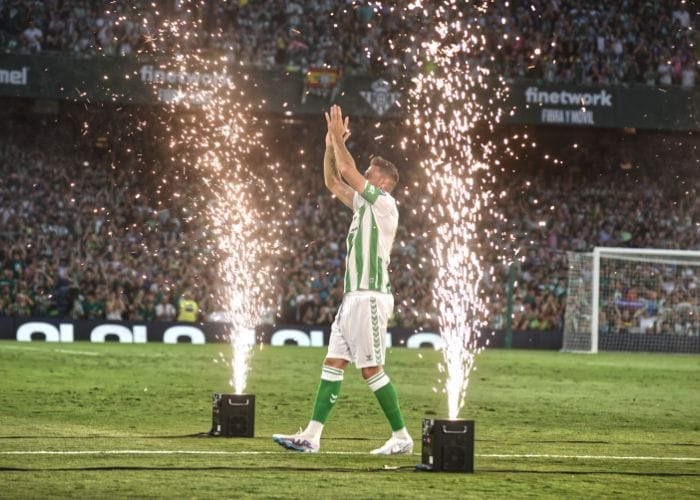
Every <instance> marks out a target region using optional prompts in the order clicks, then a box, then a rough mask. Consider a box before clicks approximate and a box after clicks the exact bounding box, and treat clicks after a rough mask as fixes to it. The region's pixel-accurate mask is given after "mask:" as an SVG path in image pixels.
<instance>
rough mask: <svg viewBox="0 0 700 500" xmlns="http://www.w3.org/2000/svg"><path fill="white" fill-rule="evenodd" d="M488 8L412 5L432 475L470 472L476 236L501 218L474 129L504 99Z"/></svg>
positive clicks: (479, 311)
mask: <svg viewBox="0 0 700 500" xmlns="http://www.w3.org/2000/svg"><path fill="white" fill-rule="evenodd" d="M482 5H483V4H482V3H478V2H463V1H457V0H447V1H444V2H441V3H439V4H436V3H435V2H430V3H427V2H426V4H425V5H424V4H423V3H422V2H413V3H411V4H409V5H408V8H409V9H412V10H414V11H416V13H417V14H418V15H421V16H422V18H423V19H426V20H427V19H430V20H433V21H432V22H428V23H427V29H428V33H427V36H426V38H425V39H426V41H425V42H422V44H421V48H420V50H419V51H418V52H417V53H416V54H414V55H413V56H414V61H415V62H416V64H417V65H418V66H419V67H420V68H421V69H422V70H425V71H422V72H420V73H419V74H418V75H417V76H416V77H415V78H414V80H413V86H412V87H411V90H410V108H411V112H412V113H411V115H412V116H411V118H409V119H408V121H407V125H410V126H413V127H414V128H415V130H416V134H417V135H418V136H419V139H418V141H417V142H418V143H419V144H421V145H422V146H424V147H425V148H426V151H427V152H428V155H427V158H426V159H425V160H423V161H422V162H421V166H422V168H423V169H424V170H425V172H426V174H427V177H428V181H427V189H428V193H429V196H428V199H429V201H428V204H427V206H426V207H424V209H425V210H426V211H427V213H428V214H429V219H430V221H431V222H432V223H433V224H434V227H435V231H434V246H433V248H432V249H431V257H432V261H433V264H434V266H435V268H436V269H437V277H436V279H435V282H434V289H433V301H434V304H435V306H436V309H437V311H438V312H439V326H440V334H441V337H442V340H443V347H442V356H443V362H442V363H441V364H440V365H439V369H440V372H441V373H443V374H444V377H445V380H444V389H443V392H444V393H445V394H446V395H447V408H448V417H449V419H448V420H436V419H425V420H424V421H423V455H422V459H423V464H422V466H423V467H424V468H427V469H430V470H445V471H450V470H452V471H465V472H473V469H474V463H473V459H474V421H473V420H458V416H459V413H460V411H461V410H462V408H463V407H464V403H465V398H466V393H467V388H468V385H469V376H470V373H471V371H472V369H473V368H474V361H475V359H476V356H477V355H478V354H479V352H480V351H481V350H482V349H483V347H481V344H479V343H478V339H479V337H480V335H481V330H482V328H484V327H485V326H486V323H485V319H486V312H487V311H486V305H485V300H484V298H483V293H482V290H481V289H480V286H481V284H482V279H483V277H484V272H483V268H484V265H483V256H484V255H483V254H484V252H485V251H486V250H487V246H488V243H485V242H484V235H485V236H486V240H488V239H489V232H488V231H485V233H484V234H479V232H478V231H480V229H478V227H477V226H478V224H479V222H480V221H481V218H482V214H483V213H485V211H489V213H490V214H491V215H496V216H497V214H494V213H493V211H492V209H490V207H489V203H490V202H491V199H492V198H493V193H492V192H491V190H490V188H489V183H492V182H493V176H491V175H490V174H489V156H490V154H491V152H492V151H493V150H494V147H493V145H492V144H491V142H490V141H488V140H485V139H483V137H482V136H480V135H479V131H478V130H477V126H479V127H480V129H483V130H489V131H492V130H493V124H494V123H496V122H498V119H499V113H500V111H498V110H495V111H494V110H493V108H490V107H489V108H487V106H485V104H487V103H488V101H487V102H484V99H485V98H484V96H488V95H489V94H494V95H498V96H500V94H501V92H502V90H500V88H503V87H504V86H503V84H502V82H499V83H496V82H493V83H494V87H495V88H494V89H490V88H489V86H490V85H491V84H492V83H491V80H492V79H491V78H489V71H488V69H486V68H484V67H481V66H480V65H478V64H476V63H475V62H473V61H476V60H477V56H478V54H480V53H481V52H482V51H481V48H482V47H481V46H482V45H483V43H485V42H484V39H483V36H482V34H481V33H480V32H479V24H478V16H479V14H480V10H481V9H482V8H483V7H482ZM421 62H422V63H421ZM426 63H429V65H430V68H427V66H428V64H426ZM486 99H487V98H486Z"/></svg>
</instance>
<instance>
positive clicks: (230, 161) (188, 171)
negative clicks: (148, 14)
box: [141, 2, 286, 394]
mask: <svg viewBox="0 0 700 500" xmlns="http://www.w3.org/2000/svg"><path fill="white" fill-rule="evenodd" d="M204 5H205V2H184V3H183V7H182V9H181V11H180V15H179V17H178V19H177V20H163V22H162V23H161V26H160V27H159V30H158V33H159V36H158V37H157V41H154V44H157V43H158V41H159V42H163V43H164V44H165V45H166V46H169V47H168V52H170V53H173V54H175V55H174V57H169V58H168V59H166V60H164V61H165V62H161V63H153V65H152V66H149V65H144V66H142V70H141V71H142V73H143V74H142V75H141V76H142V78H146V79H150V81H152V82H153V84H154V91H155V92H156V94H157V95H158V97H159V98H160V99H161V100H162V101H165V102H167V103H168V106H169V110H170V120H171V121H173V122H175V125H174V126H168V130H170V131H171V133H172V134H173V135H172V136H171V137H170V149H171V151H172V157H171V160H172V162H173V164H174V165H175V164H178V165H179V166H180V169H181V170H182V171H183V172H185V174H184V175H185V176H186V177H187V178H188V179H190V181H191V182H194V183H198V184H200V185H202V186H203V189H201V190H199V193H198V195H197V196H193V197H192V199H191V200H190V202H191V203H190V209H191V210H194V211H195V212H197V211H199V212H200V213H201V214H204V216H205V217H206V219H207V224H206V229H207V231H206V233H207V234H206V235H204V241H206V242H207V243H206V248H201V249H200V250H201V254H200V256H199V258H200V260H201V261H202V262H203V263H204V264H205V265H208V266H212V265H216V266H217V268H218V272H219V279H220V281H219V283H218V290H217V295H216V296H215V297H211V298H212V299H213V300H214V302H215V305H216V306H218V307H219V308H220V309H221V310H222V311H223V320H224V321H225V322H226V323H227V327H228V336H229V339H230V342H231V350H232V362H231V369H232V374H231V380H230V383H231V386H232V387H233V388H234V391H235V393H236V394H241V393H243V392H244V391H245V388H246V382H247V374H248V368H249V358H250V355H251V350H252V347H253V345H254V343H255V334H254V328H255V326H256V325H257V324H258V323H259V319H260V317H261V315H262V313H263V312H264V310H265V309H266V308H269V307H271V298H272V297H271V292H272V290H271V288H272V287H270V286H269V285H268V284H269V283H271V282H272V279H271V278H270V274H271V272H272V269H271V267H270V265H266V264H265V262H269V258H270V257H271V256H274V255H275V254H276V253H277V251H278V248H279V247H278V246H276V241H277V239H278V236H279V234H280V229H281V224H282V223H283V221H284V220H285V219H286V218H285V210H286V209H285V208H284V207H283V203H284V202H283V197H282V196H280V193H279V192H278V187H279V184H278V179H277V178H276V177H275V174H276V170H277V167H278V165H271V164H267V165H265V164H261V163H262V162H261V161H260V159H259V158H264V157H266V156H267V155H265V154H264V150H265V147H264V145H263V142H262V133H261V132H260V131H259V130H260V124H259V123H258V121H257V119H256V118H255V115H254V114H253V111H254V110H255V106H256V103H253V102H250V101H249V100H248V99H247V98H246V96H245V94H244V92H242V91H241V90H240V89H239V88H238V86H237V84H236V82H237V81H238V80H239V79H245V78H247V76H246V75H239V74H232V72H231V71H230V68H231V66H230V63H229V61H228V60H227V58H226V57H225V56H215V57H212V56H209V57H205V56H203V55H201V51H200V50H199V49H193V48H191V47H190V40H192V39H193V38H197V37H199V36H203V30H202V18H201V15H198V14H197V7H198V6H200V7H201V6H204ZM215 36H221V33H219V34H218V35H215ZM270 213H274V214H275V217H268V215H269V214H270Z"/></svg>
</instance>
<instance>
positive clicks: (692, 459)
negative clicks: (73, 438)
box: [0, 450, 700, 462]
mask: <svg viewBox="0 0 700 500" xmlns="http://www.w3.org/2000/svg"><path fill="white" fill-rule="evenodd" d="M287 453H289V452H287V451H217V450H65V451H63V450H27V451H18V450H14V451H0V455H280V454H287ZM319 453H321V454H325V455H367V453H365V452H361V451H322V452H319ZM416 455H417V454H416ZM475 456H476V457H480V458H506V459H509V458H553V459H578V460H649V461H676V462H698V461H700V457H645V456H616V455H550V454H544V453H542V454H532V453H528V454H500V453H490V454H476V455H475Z"/></svg>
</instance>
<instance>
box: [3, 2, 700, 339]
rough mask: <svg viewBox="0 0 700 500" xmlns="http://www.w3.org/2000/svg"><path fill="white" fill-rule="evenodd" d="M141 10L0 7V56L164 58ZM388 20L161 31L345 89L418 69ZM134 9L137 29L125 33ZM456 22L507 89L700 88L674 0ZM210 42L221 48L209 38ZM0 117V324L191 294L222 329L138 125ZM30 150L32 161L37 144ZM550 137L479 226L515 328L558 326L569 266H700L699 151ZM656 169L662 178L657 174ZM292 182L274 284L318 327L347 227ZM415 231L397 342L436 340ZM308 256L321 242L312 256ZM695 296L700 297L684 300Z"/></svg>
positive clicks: (497, 303) (205, 278) (187, 228)
mask: <svg viewBox="0 0 700 500" xmlns="http://www.w3.org/2000/svg"><path fill="white" fill-rule="evenodd" d="M146 4H147V2H142V1H136V2H122V1H107V0H83V1H77V2H67V1H63V0H48V1H42V2H39V1H31V0H9V1H2V0H0V50H2V51H5V52H10V53H24V54H37V53H49V54H51V53H63V54H65V53H68V54H72V55H74V56H76V57H84V58H87V59H89V58H95V57H135V56H136V55H137V54H139V53H143V52H145V53H156V52H159V51H162V50H175V48H174V44H173V41H172V40H168V39H166V38H163V39H159V38H157V35H154V33H155V32H154V31H153V29H152V28H151V27H152V26H157V24H158V21H159V19H160V18H159V17H158V15H156V14H155V13H154V12H153V11H152V9H150V8H149V9H144V8H143V7H144V6H146ZM384 4H385V5H386V7H385V8H384V10H383V11H382V12H381V13H378V12H375V11H374V10H373V9H372V8H371V7H370V6H369V5H368V4H367V3H365V2H334V1H329V0H325V1H322V0H316V1H311V0H297V1H291V0H285V1H279V2H277V1H269V0H267V1H262V0H260V1H256V0H249V1H245V0H236V1H233V0H231V1H225V2H210V3H208V4H207V7H206V8H202V9H200V10H199V11H197V10H196V9H195V10H194V11H193V12H191V13H189V14H188V13H187V12H184V11H180V10H178V8H177V3H176V2H163V3H162V10H161V11H159V15H160V16H162V17H163V18H165V17H168V18H177V17H178V16H181V17H187V16H194V17H197V18H199V19H201V20H202V23H201V32H199V33H198V34H197V36H192V37H190V39H189V42H188V44H189V45H188V44H185V45H182V44H181V45H180V46H179V48H178V50H195V49H204V50H214V51H223V52H225V53H227V54H228V55H230V56H231V58H232V60H234V61H239V62H242V63H245V64H249V65H257V66H270V67H272V66H281V67H283V68H286V69H287V70H289V71H299V70H302V69H303V68H306V67H308V66H312V65H313V66H324V65H325V66H330V67H333V68H337V69H340V70H342V71H343V72H346V73H352V72H367V71H377V70H381V71H382V72H383V73H385V74H389V75H392V74H393V75H396V74H399V73H402V74H403V73H405V72H406V71H405V69H404V67H407V68H408V69H409V70H411V69H415V68H411V65H412V64H414V63H413V62H412V60H411V59H410V58H407V57H406V56H405V52H404V51H405V49H406V48H407V44H408V43H419V42H420V40H421V36H420V34H421V32H422V30H423V29H424V28H425V27H426V23H429V21H427V20H426V19H429V18H430V15H427V16H426V15H424V13H421V12H417V13H416V14H415V15H413V16H411V15H403V14H402V15H400V14H398V10H396V9H392V8H391V4H390V2H384ZM149 5H150V4H149ZM428 9H429V7H428ZM139 11H143V12H148V13H147V14H144V15H141V16H136V15H135V14H134V13H135V12H139ZM464 12H466V15H467V16H468V18H469V19H470V20H471V21H470V22H471V23H472V25H473V27H474V29H475V30H479V32H480V33H481V34H482V35H483V36H484V39H485V44H484V49H483V52H482V53H480V54H468V55H466V56H468V57H473V58H476V59H477V60H478V62H479V63H480V64H490V65H492V67H493V68H494V71H496V72H497V73H499V74H502V75H504V76H505V77H506V78H510V79H519V78H528V79H534V80H541V81H544V82H564V83H579V84H588V85H598V86H604V85H613V84H634V83H646V84H649V85H654V86H656V85H660V86H664V85H678V86H682V87H687V88H690V87H693V86H694V85H695V82H696V80H697V71H698V64H697V61H698V44H697V43H696V32H697V30H696V29H695V26H694V23H695V21H696V19H695V17H694V15H693V13H692V12H689V10H688V8H687V3H686V2H683V1H680V0H674V1H661V0H644V1H643V0H624V1H621V2H607V1H605V2H594V1H588V0H559V1H551V2H544V1H530V2H524V1H519V0H515V1H513V0H511V1H509V2H505V1H502V0H497V1H494V2H491V3H489V5H488V8H487V9H486V11H485V12H483V11H479V12H476V11H470V10H469V9H465V11H464ZM428 14H430V12H428ZM331 19H332V22H331V21H330V20H331ZM219 30H220V33H221V35H220V36H218V35H217V36H214V35H213V34H214V33H217V32H219ZM404 33H411V34H413V35H415V40H414V41H413V42H411V41H410V39H409V38H408V37H405V36H402V34H404ZM132 111H133V110H132ZM0 112H2V113H4V114H3V118H4V120H5V122H6V123H8V124H10V126H8V127H7V130H8V133H6V134H4V135H3V137H2V142H0V175H2V178H3V179H4V180H5V181H6V182H3V183H0V236H1V242H0V269H1V270H2V274H1V275H0V315H8V316H30V315H31V316H59V317H73V318H105V317H110V318H117V317H121V318H123V319H131V320H141V319H151V318H153V317H155V316H156V314H157V313H156V305H157V304H171V305H173V306H174V305H176V303H177V300H178V298H179V296H180V295H181V294H182V292H183V290H186V289H188V290H195V292H196V293H195V295H196V300H197V302H198V303H199V305H200V307H201V310H202V318H207V317H208V315H210V314H211V313H213V312H215V311H217V309H218V308H219V305H218V304H217V303H216V298H215V294H214V293H213V290H214V289H215V288H216V283H217V277H216V276H215V273H214V271H213V270H212V269H213V267H212V266H206V265H204V264H203V262H202V259H201V256H202V255H206V245H205V243H204V242H203V240H202V236H201V235H202V229H203V225H204V223H203V222H202V221H201V220H199V219H197V217H196V216H193V215H192V214H187V213H186V212H185V208H186V206H185V204H184V201H183V200H184V198H174V197H168V196H167V193H158V192H157V190H156V189H155V188H154V187H153V186H150V187H149V186H147V185H146V186H144V184H143V178H144V175H150V176H152V177H153V178H156V177H158V176H161V177H163V176H168V175H170V174H169V173H168V169H169V166H168V164H167V161H165V160H164V158H165V156H161V157H158V155H157V154H155V153H154V156H153V157H152V158H149V159H148V160H147V161H146V160H145V159H144V156H143V155H146V154H147V152H148V151H150V150H151V149H153V148H152V144H150V143H146V142H144V139H143V137H142V138H141V139H139V137H140V136H138V135H137V134H135V133H134V130H135V129H134V122H133V120H132V121H131V122H129V121H128V120H127V119H125V118H124V117H123V113H122V114H120V113H117V112H116V111H115V110H114V109H108V107H106V106H105V107H103V108H101V109H100V113H101V118H99V119H96V117H95V115H91V114H90V112H89V111H82V110H72V111H71V112H70V113H68V115H69V116H66V117H63V116H62V117H61V118H56V119H55V120H56V121H53V122H52V121H50V120H48V121H47V120H45V119H44V121H43V122H42V123H37V121H39V122H40V121H41V120H42V118H40V117H27V116H24V114H23V113H12V112H11V111H9V110H7V109H6V110H5V111H4V112H3V111H0ZM129 116H131V111H130V113H129ZM275 119H276V120H283V119H282V118H281V117H277V118H275ZM96 122H101V123H96ZM87 123H90V130H89V131H87V130H86V127H85V124H87ZM316 125H317V124H314V123H312V122H310V121H305V120H304V119H299V120H298V122H297V123H296V124H295V125H294V127H295V132H294V141H295V143H298V145H299V146H300V148H299V150H303V151H306V152H307V153H306V155H301V156H300V154H299V153H298V152H297V151H296V147H295V148H293V149H295V151H289V148H283V147H282V146H280V145H279V144H278V145H276V146H274V147H273V149H274V150H273V151H272V153H273V156H274V157H277V158H278V159H279V161H280V163H281V165H283V168H286V169H294V168H295V167H296V166H297V165H299V164H301V163H306V164H307V165H315V164H318V162H319V161H320V158H321V157H322V151H321V150H320V147H321V142H320V138H319V137H317V126H316ZM368 125H369V124H368ZM396 126H397V125H396V124H395V123H393V122H391V121H387V122H385V123H384V124H383V125H382V131H383V133H384V135H385V139H384V142H383V145H384V146H388V145H390V144H398V142H399V136H400V132H398V131H396V130H392V127H396ZM93 129H96V130H99V133H100V134H102V135H107V136H109V140H110V141H111V143H112V144H119V143H123V144H129V148H128V150H130V151H132V154H126V153H125V152H124V151H125V150H124V148H121V149H120V148H116V147H115V148H111V149H109V150H106V149H105V148H102V147H95V140H96V136H95V134H97V132H96V131H95V130H93ZM371 129H372V127H370V126H364V125H363V124H362V123H360V125H358V126H354V127H353V137H352V139H351V144H350V147H351V149H352V151H353V152H355V153H356V154H365V153H367V152H374V151H373V148H376V146H375V145H374V143H375V141H374V140H373V136H372V134H371V132H370V130H371ZM39 132H40V134H39ZM500 133H503V134H506V133H507V132H505V131H502V132H500ZM534 133H536V130H535V131H534ZM38 134H39V135H40V136H41V138H42V140H41V144H37V143H35V142H34V141H33V140H32V139H33V138H34V137H36V136H37V135H38ZM542 135H543V136H544V135H545V134H542ZM547 136H549V137H550V138H549V139H546V138H544V137H542V138H540V139H538V141H537V142H538V143H539V144H542V145H543V146H544V147H547V148H548V151H551V152H552V157H559V158H562V159H563V160H564V161H563V163H562V164H560V165H557V166H552V165H551V164H548V163H547V164H543V161H542V158H541V156H537V157H534V156H531V157H527V154H526V153H523V156H522V158H521V160H520V161H519V162H518V164H517V168H515V167H513V168H510V169H505V170H502V171H501V172H500V175H499V176H498V181H497V182H498V183H499V185H498V186H494V189H495V190H496V189H497V190H498V191H501V190H503V191H505V192H507V193H508V194H509V196H508V203H507V204H506V203H501V204H499V205H498V206H497V207H496V208H497V209H498V210H499V211H500V212H501V213H502V214H503V221H496V220H486V221H485V223H491V224H493V225H494V226H495V227H497V229H498V230H499V231H500V232H501V234H504V235H505V234H507V235H510V237H509V238H505V237H504V238H503V241H502V242H500V243H501V248H502V249H504V250H503V254H504V255H507V256H512V259H513V260H517V259H519V258H520V257H524V260H523V262H522V263H521V264H519V266H518V271H517V272H518V286H517V287H516V289H515V297H514V299H515V309H514V317H513V326H514V327H515V328H516V329H541V330H554V329H560V328H561V325H562V322H563V308H564V296H565V293H566V270H567V263H566V252H567V251H589V250H590V249H591V248H593V247H594V246H628V247H655V248H669V249H674V248H683V249H700V227H698V225H697V221H698V220H700V202H699V201H698V199H699V197H698V190H700V184H699V182H700V181H699V180H698V176H697V175H696V174H695V173H694V172H693V171H692V169H693V166H696V165H697V164H698V157H697V155H698V147H697V144H696V145H695V146H694V147H692V146H689V147H683V148H676V147H675V146H674V143H673V141H674V140H673V138H672V137H673V136H672V135H670V134H669V135H666V134H663V133H652V132H648V133H643V134H642V133H640V134H638V135H633V134H626V133H623V132H619V131H604V130H595V131H581V130H580V129H579V130H577V131H576V132H575V133H574V132H571V131H566V130H558V131H555V130H554V129H548V132H547ZM551 137H554V139H552V138H551ZM139 141H141V142H139ZM686 141H687V142H691V141H697V138H696V137H694V136H692V137H688V138H686ZM572 144H573V145H575V150H573V149H568V150H564V149H562V150H559V151H556V150H557V147H558V146H557V145H567V147H569V146H570V145H572ZM561 147H562V148H563V147H564V146H561ZM275 148H276V149H275ZM134 151H137V152H139V155H140V156H138V157H136V156H135V155H134V154H133V152H134ZM377 152H378V151H377ZM382 154H383V152H382ZM394 154H395V155H397V154H396V152H395V151H394ZM533 155H534V153H533ZM689 155H690V156H689ZM693 155H694V156H693ZM388 156H390V157H391V153H390V154H389V155H388ZM397 156H398V155H397ZM401 158H403V159H404V164H403V165H402V161H401ZM405 158H406V157H405V156H403V154H402V155H401V157H397V160H398V161H397V163H398V164H399V165H400V166H402V167H405V168H406V170H405V171H402V176H403V175H404V173H405V174H406V175H405V177H403V181H404V182H405V185H407V186H409V185H411V184H412V183H413V182H421V177H420V172H418V171H417V169H415V168H412V167H414V165H410V162H406V161H405ZM544 163H546V162H544ZM660 164H663V165H665V168H667V172H669V175H663V176H661V177H660V176H659V170H658V169H659V168H660V167H659V165H660ZM145 165H148V168H146V167H145ZM603 174H604V175H603ZM288 182H289V186H288V189H287V192H290V193H291V192H294V193H296V195H295V196H296V198H294V199H292V200H290V202H291V203H292V205H293V206H294V207H296V208H295V210H294V211H293V213H292V214H290V215H291V220H290V233H289V235H288V240H287V241H286V244H287V246H288V249H289V252H288V256H287V257H286V258H285V260H284V262H283V265H282V269H283V270H284V272H283V274H282V276H280V279H279V280H278V281H277V282H276V283H275V285H274V286H275V295H276V302H277V304H276V306H277V308H278V311H277V318H276V320H277V321H278V322H284V323H296V322H303V323H315V324H329V323H330V322H331V320H332V317H333V315H334V314H335V312H336V310H337V307H338V304H339V302H340V300H341V298H342V291H341V289H340V287H339V286H338V280H339V278H340V276H341V270H342V268H343V259H344V248H343V245H342V243H341V242H342V241H343V240H344V237H345V231H346V228H347V225H348V222H349V214H348V213H346V212H345V211H343V210H342V209H338V207H337V202H336V201H335V200H333V199H331V198H330V197H329V196H328V194H327V193H326V191H325V189H324V187H323V184H322V178H321V176H320V175H318V176H315V177H314V176H312V177H310V178H309V177H304V178H301V177H299V176H296V175H290V176H289V178H288ZM154 185H155V184H154ZM582 186H584V187H583V188H582ZM631 187H634V189H630V188H631ZM180 188H182V189H187V186H180ZM410 196H411V193H410V192H408V191H401V192H399V193H398V195H397V198H398V200H399V202H400V203H404V202H406V204H408V203H410ZM552 207H556V208H557V210H553V209H552ZM321 214H323V216H321ZM423 215H424V214H421V213H413V212H412V211H409V210H405V211H403V212H402V219H403V220H404V221H406V223H405V224H402V225H401V226H400V228H399V233H398V234H397V245H396V248H395V251H394V260H393V262H392V274H393V278H392V279H393V283H394V288H395V289H396V291H397V293H398V294H399V300H397V304H396V313H395V317H394V319H393V323H394V324H395V325H397V326H404V327H410V328H434V327H435V324H434V321H435V317H436V314H435V313H436V312H435V311H434V310H433V306H432V302H431V295H430V289H431V283H432V279H433V275H432V271H431V266H430V264H429V261H430V256H429V255H428V250H427V248H428V245H426V244H425V243H426V241H428V239H429V234H428V231H429V229H428V228H429V224H428V222H427V221H426V220H424V219H422V216H423ZM409 228H410V229H409ZM319 241H322V242H328V243H327V244H316V245H310V246H309V242H319ZM491 264H493V266H494V267H493V269H494V270H493V272H492V274H491V275H490V276H488V277H487V278H488V279H487V280H486V283H487V288H488V293H489V295H490V296H491V304H490V308H491V323H492V325H491V326H493V327H494V328H501V327H503V325H504V324H505V323H506V317H505V316H506V302H505V301H506V298H505V292H504V286H505V285H504V283H505V282H506V274H507V269H506V267H505V266H504V265H503V264H502V263H501V262H499V261H497V260H493V261H492V262H491ZM416 269H417V270H419V271H420V272H415V270H416ZM696 278H697V277H696ZM691 285H692V286H694V287H700V283H696V282H693V283H689V284H684V286H691ZM667 288H668V287H667ZM659 293H663V290H661V291H659ZM659 300H663V297H660V299H659ZM160 310H163V307H161V309H160ZM164 314H165V313H164ZM167 314H171V315H172V312H171V313H167Z"/></svg>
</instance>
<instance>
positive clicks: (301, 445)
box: [272, 307, 351, 453]
mask: <svg viewBox="0 0 700 500" xmlns="http://www.w3.org/2000/svg"><path fill="white" fill-rule="evenodd" d="M341 311H342V307H341ZM340 317H341V315H340V311H339V312H338V316H337V317H336V319H335V321H334V322H333V326H332V327H331V338H330V341H329V343H328V354H327V355H326V359H325V360H324V361H323V366H322V368H321V381H320V383H319V385H318V389H317V390H316V397H315V398H314V405H313V410H312V413H311V420H310V421H309V423H308V424H307V426H306V428H305V429H304V430H303V431H301V432H299V433H298V434H293V435H285V434H273V436H272V439H273V440H274V441H275V442H276V443H277V444H279V445H281V446H284V447H285V448H287V449H290V450H295V451H303V452H309V453H315V452H317V451H318V450H319V449H320V441H321V433H322V432H323V427H324V425H325V424H326V422H327V421H328V417H329V416H330V413H331V410H332V409H333V407H334V406H335V404H336V402H337V401H338V396H339V395H340V386H341V384H342V382H343V374H344V370H345V367H346V366H347V364H348V362H349V360H350V359H351V358H350V350H349V348H348V345H347V343H346V342H345V339H344V338H343V336H342V335H341V333H340V326H339V325H340V322H339V319H340Z"/></svg>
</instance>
